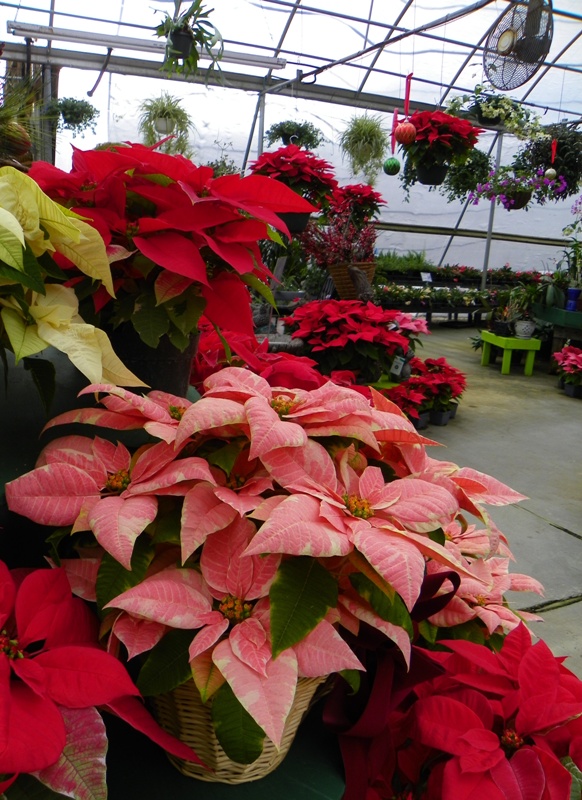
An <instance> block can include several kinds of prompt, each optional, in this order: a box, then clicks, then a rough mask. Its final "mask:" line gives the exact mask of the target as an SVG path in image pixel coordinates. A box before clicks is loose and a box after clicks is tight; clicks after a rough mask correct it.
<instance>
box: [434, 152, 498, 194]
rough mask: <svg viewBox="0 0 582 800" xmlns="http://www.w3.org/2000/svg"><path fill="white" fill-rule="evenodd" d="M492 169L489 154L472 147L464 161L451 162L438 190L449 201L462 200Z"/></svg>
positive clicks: (491, 160)
mask: <svg viewBox="0 0 582 800" xmlns="http://www.w3.org/2000/svg"><path fill="white" fill-rule="evenodd" d="M492 169H493V159H492V158H491V156H489V155H487V153H484V152H483V151H482V150H478V149H477V148H474V149H473V150H471V152H470V153H469V155H468V157H467V160H466V161H465V162H464V163H462V164H451V166H450V167H449V170H448V172H447V175H446V177H445V179H444V181H443V183H442V184H441V185H440V186H439V187H438V191H439V192H440V193H441V194H442V195H444V196H445V197H446V198H447V202H449V203H452V202H453V201H454V200H461V201H463V202H464V201H465V200H466V199H467V195H468V194H469V192H472V191H473V190H474V189H475V188H476V186H477V184H478V183H485V181H486V180H487V176H488V175H489V173H490V172H491V170H492ZM431 188H433V187H431Z"/></svg>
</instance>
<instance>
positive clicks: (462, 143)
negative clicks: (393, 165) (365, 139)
mask: <svg viewBox="0 0 582 800" xmlns="http://www.w3.org/2000/svg"><path fill="white" fill-rule="evenodd" d="M409 121H410V122H411V123H412V124H413V125H414V127H415V129H416V137H415V139H414V141H413V142H411V143H410V144H401V145H400V146H401V147H402V149H403V150H404V152H405V153H406V157H407V160H408V161H410V163H411V164H413V165H415V164H418V163H419V162H421V161H422V163H423V164H425V165H426V166H432V165H436V164H459V163H462V162H463V161H464V160H465V159H466V158H467V156H468V155H469V152H470V151H471V150H472V149H473V148H474V147H475V145H476V144H477V141H478V139H479V134H480V133H481V132H482V128H477V127H475V126H474V125H471V123H470V122H468V121H467V120H466V119H460V118H459V117H454V116H452V115H451V114H446V113H445V112H444V111H438V110H436V111H416V112H415V113H414V114H413V115H412V116H411V117H410V120H409Z"/></svg>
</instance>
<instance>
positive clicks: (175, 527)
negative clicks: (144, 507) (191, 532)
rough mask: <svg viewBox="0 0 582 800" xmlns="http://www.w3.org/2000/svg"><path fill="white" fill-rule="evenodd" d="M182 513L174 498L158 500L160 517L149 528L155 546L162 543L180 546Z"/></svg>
mask: <svg viewBox="0 0 582 800" xmlns="http://www.w3.org/2000/svg"><path fill="white" fill-rule="evenodd" d="M181 513H182V509H181V506H180V505H178V504H177V503H175V502H174V498H168V497H160V498H158V516H157V517H156V518H155V520H154V521H153V522H151V523H150V524H149V525H148V528H147V531H148V534H149V535H150V536H151V537H152V542H153V543H154V544H159V543H160V542H171V543H172V544H175V545H179V544H180V530H181V527H182V523H181ZM138 541H139V539H138Z"/></svg>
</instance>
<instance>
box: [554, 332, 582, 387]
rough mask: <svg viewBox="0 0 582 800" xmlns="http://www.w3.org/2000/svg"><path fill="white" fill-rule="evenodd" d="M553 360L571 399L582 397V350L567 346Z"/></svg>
mask: <svg viewBox="0 0 582 800" xmlns="http://www.w3.org/2000/svg"><path fill="white" fill-rule="evenodd" d="M553 358H554V360H555V362H556V363H557V365H558V369H557V373H558V376H559V378H560V382H561V384H563V387H564V391H565V392H566V394H567V395H568V396H569V397H582V349H580V348H579V347H574V346H573V345H571V344H569V343H568V344H566V345H564V347H563V348H562V349H561V350H559V351H558V352H557V353H554V354H553Z"/></svg>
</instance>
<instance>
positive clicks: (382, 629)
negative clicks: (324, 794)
mask: <svg viewBox="0 0 582 800" xmlns="http://www.w3.org/2000/svg"><path fill="white" fill-rule="evenodd" d="M91 393H95V395H96V397H98V401H97V403H96V405H95V407H89V408H80V409H78V410H75V411H71V412H66V413H65V414H62V415H60V416H59V417H57V418H55V419H54V420H53V421H52V422H50V423H49V427H50V428H51V429H53V428H56V427H57V426H58V425H60V424H63V423H67V424H68V423H72V422H75V423H81V424H85V425H95V426H103V427H105V428H108V429H112V430H113V431H115V432H116V436H117V437H118V438H119V439H121V438H122V437H123V435H124V432H125V431H128V432H132V438H133V445H132V446H130V445H129V444H128V445H125V444H123V442H122V441H117V443H114V442H112V441H109V440H108V439H104V438H102V437H100V436H85V435H80V434H74V435H68V436H64V437H61V438H57V439H54V440H53V441H51V442H50V443H49V444H48V445H46V446H45V448H44V449H43V450H42V452H41V454H40V457H39V459H38V463H37V466H36V467H35V469H33V470H32V471H31V472H29V473H26V474H24V475H22V476H21V477H19V478H17V479H16V480H14V481H11V482H9V483H8V484H7V486H6V496H7V502H8V504H9V507H10V509H11V510H12V511H13V512H16V513H20V514H22V515H24V516H27V517H29V518H30V519H32V520H34V521H36V522H37V523H40V524H41V525H46V526H58V528H59V535H58V536H56V537H55V536H53V537H51V541H52V542H53V547H55V548H56V551H57V552H56V553H55V554H54V560H55V562H57V563H60V564H62V566H63V567H64V569H65V570H66V571H67V573H68V574H69V575H70V576H71V583H72V585H73V588H74V590H75V591H76V592H77V593H78V594H79V595H80V596H81V597H83V598H85V599H86V600H89V601H91V602H96V603H97V608H98V610H99V613H100V615H101V618H102V634H103V636H104V637H105V639H106V640H107V646H108V649H109V650H110V652H113V653H115V652H118V653H119V654H120V655H121V654H122V653H123V652H126V653H127V655H128V657H129V658H130V659H139V660H140V661H141V662H143V666H142V668H141V671H140V673H139V676H138V678H137V681H136V683H137V686H138V687H139V688H140V690H141V691H142V692H143V693H144V694H154V695H155V694H158V693H160V692H165V691H169V690H171V689H173V688H174V687H176V686H178V685H181V684H182V683H184V682H185V681H187V680H189V679H193V681H194V684H195V686H196V687H197V689H198V691H199V692H200V695H201V697H202V699H203V700H204V701H209V700H210V699H213V701H214V700H216V699H217V698H218V697H219V695H220V694H221V693H222V694H224V693H225V692H230V693H231V694H232V695H233V696H234V698H235V700H236V703H237V704H238V705H237V708H238V709H239V710H238V711H235V712H234V716H232V717H231V716H230V715H228V714H227V711H225V706H224V704H220V703H219V704H218V706H217V708H218V709H222V710H221V711H219V710H217V711H216V715H217V716H218V722H217V725H216V727H217V734H218V735H219V737H221V742H222V744H223V747H224V748H225V750H226V751H227V752H232V749H233V741H232V740H229V738H228V735H229V733H230V734H231V735H232V736H233V737H234V740H235V744H236V740H237V738H238V739H240V737H241V736H243V732H242V730H239V729H238V728H237V723H236V720H237V719H238V720H240V718H241V715H242V714H243V713H244V712H246V713H247V714H248V715H250V718H252V720H253V721H254V722H253V724H254V725H255V729H254V732H253V733H249V727H248V722H247V723H246V726H245V731H246V733H245V734H244V735H245V736H246V737H247V738H248V737H250V738H251V739H252V740H253V742H254V743H257V746H258V750H259V752H260V748H261V746H262V741H263V739H264V737H265V736H268V737H269V738H270V739H271V740H272V741H273V742H274V743H275V745H277V746H279V745H280V743H281V738H282V735H283V730H284V725H285V721H286V718H287V716H288V714H289V711H290V708H291V704H292V702H293V698H294V694H295V689H296V685H297V680H298V678H301V677H306V678H319V677H322V678H325V677H327V676H329V675H332V674H335V673H338V672H341V673H342V674H344V675H346V676H350V678H351V679H352V680H353V681H356V676H357V675H358V674H359V673H360V672H361V671H362V670H363V669H364V665H363V663H362V661H361V660H360V658H359V657H358V654H357V648H354V647H352V646H351V645H350V644H349V642H350V637H351V638H353V637H356V639H357V638H358V637H359V636H360V635H361V634H362V633H363V632H365V631H367V630H369V631H374V632H375V634H376V635H377V636H378V637H380V639H381V641H383V642H384V643H385V644H387V645H389V646H390V647H391V648H393V649H394V650H395V651H397V652H398V654H399V658H400V659H401V662H402V664H403V665H406V664H409V663H410V657H411V652H412V650H411V648H412V642H413V641H414V639H415V636H416V633H415V631H417V630H418V628H417V622H415V620H418V619H422V620H424V623H423V624H424V626H425V630H430V631H433V632H434V631H435V630H437V629H438V630H437V634H438V633H439V632H440V631H441V630H444V631H447V630H450V629H451V628H452V629H455V626H456V625H457V624H459V625H466V624H467V617H468V616H470V615H471V612H472V611H474V614H473V616H471V619H470V620H469V624H474V625H475V626H477V627H478V628H479V629H482V630H484V631H487V635H488V636H489V635H493V634H498V633H499V634H503V633H506V632H507V631H509V630H511V629H512V628H514V627H516V626H517V625H518V624H519V622H520V620H521V619H522V617H523V614H520V613H517V612H514V611H512V610H511V609H510V608H509V606H508V605H507V603H506V601H505V600H504V598H503V596H502V592H503V590H504V589H506V588H507V589H508V588H513V589H524V588H525V589H527V590H532V589H533V590H536V591H540V587H539V584H537V582H535V581H533V580H531V579H527V578H526V577H525V576H523V577H522V579H521V580H520V579H519V578H517V577H514V578H513V579H509V578H507V576H505V577H503V575H504V571H503V567H502V565H501V562H503V563H506V562H507V560H508V558H509V551H508V549H507V545H506V543H505V540H504V538H503V536H502V535H501V534H500V532H499V531H498V530H497V528H496V527H495V525H494V524H493V523H492V521H491V520H490V517H489V514H488V512H487V509H486V506H487V505H490V504H492V505H504V504H507V503H513V502H517V501H519V500H521V499H523V496H522V495H520V494H518V493H517V492H514V491H512V490H511V489H509V488H508V487H507V486H505V485H504V484H502V483H500V482H499V481H497V480H495V479H494V478H492V477H490V476H487V475H485V474H483V473H480V472H477V471H475V470H472V469H466V468H460V467H458V466H457V465H455V464H452V463H449V462H440V461H437V460H435V459H433V458H431V457H430V456H429V455H428V453H427V449H426V447H427V445H429V444H434V443H432V442H431V441H430V440H427V439H424V438H423V437H422V436H421V435H420V434H419V433H418V432H417V431H415V429H414V427H413V426H412V424H411V423H410V421H409V420H408V419H407V418H406V417H405V416H404V415H403V414H402V412H401V411H400V410H399V409H398V408H397V407H396V406H395V405H394V404H392V403H390V402H389V401H388V400H386V399H385V398H383V397H382V396H381V395H379V394H378V393H375V392H373V391H372V402H370V401H369V400H368V399H367V398H366V397H364V396H363V395H362V394H360V393H358V392H357V391H354V390H353V389H350V388H345V387H341V386H338V385H336V384H334V383H331V382H326V383H324V384H323V385H322V386H320V387H318V388H315V389H312V390H304V389H289V388H284V387H272V386H270V385H269V384H268V383H267V381H266V380H265V379H264V378H262V377H260V376H258V375H255V374H254V373H252V372H250V371H249V370H246V369H243V368H239V367H227V368H225V369H222V370H221V371H220V372H217V373H215V374H213V375H211V376H210V377H208V378H207V379H206V381H205V383H204V392H203V394H202V396H201V398H200V399H199V400H197V401H196V402H194V403H192V402H190V401H189V400H187V399H185V398H180V397H175V396H172V395H168V394H166V393H164V392H160V391H153V392H150V393H149V394H148V395H146V396H142V395H137V394H134V393H132V392H130V391H128V390H124V389H121V388H116V387H114V386H111V385H93V386H90V387H88V388H87V389H86V390H83V394H91ZM137 432H141V434H140V435H141V436H143V440H142V441H141V443H140V444H136V442H135V436H136V435H137ZM470 515H473V516H474V517H475V519H476V522H475V524H469V523H468V521H467V518H468V516H470ZM479 523H481V524H484V525H485V527H484V528H479V527H478V526H479ZM441 570H442V574H441V572H440V571H441ZM432 573H435V574H434V575H433V574H432ZM447 581H453V583H454V587H455V588H459V587H460V586H461V584H462V582H463V581H465V584H464V588H463V591H462V594H461V598H462V604H463V605H462V609H459V611H458V612H457V614H456V615H455V614H451V615H450V617H448V618H446V619H444V620H442V621H441V620H440V619H439V620H438V621H435V622H431V621H430V619H429V617H431V615H434V614H436V613H437V611H441V612H442V610H443V606H445V607H446V604H447V602H448V601H449V599H450V598H451V597H452V596H453V595H454V590H453V591H452V592H451V591H445V589H446V586H445V589H442V587H443V585H444V584H446V585H447V586H448V584H447V583H446V582H447ZM475 586H477V587H478V588H479V587H481V593H478V591H477V589H475ZM441 589H442V591H443V592H444V594H441V593H440V592H441ZM433 596H434V604H433V605H431V604H430V603H428V605H427V603H426V601H427V600H430V599H431V598H433ZM485 606H487V607H488V609H489V611H490V614H489V616H487V618H486V619H482V617H481V616H480V613H481V612H478V610H477V609H482V608H484V607H485ZM439 626H440V627H439ZM437 634H434V635H432V633H431V636H432V638H433V640H435V639H437V638H438V635H437ZM427 635H428V634H427ZM170 651H171V652H172V663H173V667H172V669H168V662H167V654H168V652H170ZM215 707H216V704H215ZM241 707H242V708H241ZM230 708H231V709H232V705H231V704H230ZM243 709H244V712H243ZM221 713H222V714H227V718H220V714H221ZM230 714H233V712H232V711H231V712H230ZM215 721H216V717H215ZM225 723H226V724H225ZM234 749H236V747H235V748H234Z"/></svg>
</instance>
